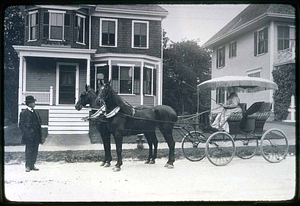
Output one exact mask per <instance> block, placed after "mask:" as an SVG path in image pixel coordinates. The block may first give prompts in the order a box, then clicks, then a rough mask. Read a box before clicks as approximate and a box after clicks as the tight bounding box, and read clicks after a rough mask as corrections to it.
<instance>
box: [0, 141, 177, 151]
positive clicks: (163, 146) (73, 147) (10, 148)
mask: <svg viewBox="0 0 300 206" xmlns="http://www.w3.org/2000/svg"><path fill="white" fill-rule="evenodd" d="M143 146H144V148H145V149H148V148H149V147H148V144H143ZM137 148H138V147H137V144H136V143H132V144H122V149H137ZM168 148H169V147H168V144H167V143H158V147H157V149H168ZM175 148H181V142H177V144H175ZM79 150H104V147H103V144H91V145H68V146H48V145H42V144H41V145H40V146H39V151H79ZM111 150H116V144H111ZM4 152H25V145H22V146H5V147H4Z"/></svg>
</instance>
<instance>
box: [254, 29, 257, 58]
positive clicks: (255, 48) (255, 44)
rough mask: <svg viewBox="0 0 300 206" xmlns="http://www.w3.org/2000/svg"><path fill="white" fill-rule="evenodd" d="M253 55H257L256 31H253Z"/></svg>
mask: <svg viewBox="0 0 300 206" xmlns="http://www.w3.org/2000/svg"><path fill="white" fill-rule="evenodd" d="M254 56H257V32H254Z"/></svg>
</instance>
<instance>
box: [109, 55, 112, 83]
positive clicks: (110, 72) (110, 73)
mask: <svg viewBox="0 0 300 206" xmlns="http://www.w3.org/2000/svg"><path fill="white" fill-rule="evenodd" d="M111 79H112V65H111V59H109V60H108V81H109V80H111Z"/></svg>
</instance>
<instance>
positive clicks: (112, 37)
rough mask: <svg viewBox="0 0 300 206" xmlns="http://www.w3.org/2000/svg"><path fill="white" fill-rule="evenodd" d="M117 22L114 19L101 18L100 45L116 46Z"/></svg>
mask: <svg viewBox="0 0 300 206" xmlns="http://www.w3.org/2000/svg"><path fill="white" fill-rule="evenodd" d="M116 33H117V22H116V21H115V20H108V19H103V20H101V39H100V41H101V46H116Z"/></svg>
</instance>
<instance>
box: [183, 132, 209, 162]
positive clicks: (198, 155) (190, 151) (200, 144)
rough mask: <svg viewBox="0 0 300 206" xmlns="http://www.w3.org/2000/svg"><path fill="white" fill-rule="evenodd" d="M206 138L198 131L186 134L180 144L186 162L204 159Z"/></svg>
mask: <svg viewBox="0 0 300 206" xmlns="http://www.w3.org/2000/svg"><path fill="white" fill-rule="evenodd" d="M206 140H207V138H206V137H205V136H204V135H203V134H202V133H201V132H199V131H192V132H190V133H187V134H186V135H185V136H184V137H183V139H182V143H181V149H182V153H183V155H184V156H185V158H187V159H188V160H190V161H192V162H197V161H200V160H202V159H203V158H204V157H205V143H206Z"/></svg>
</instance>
